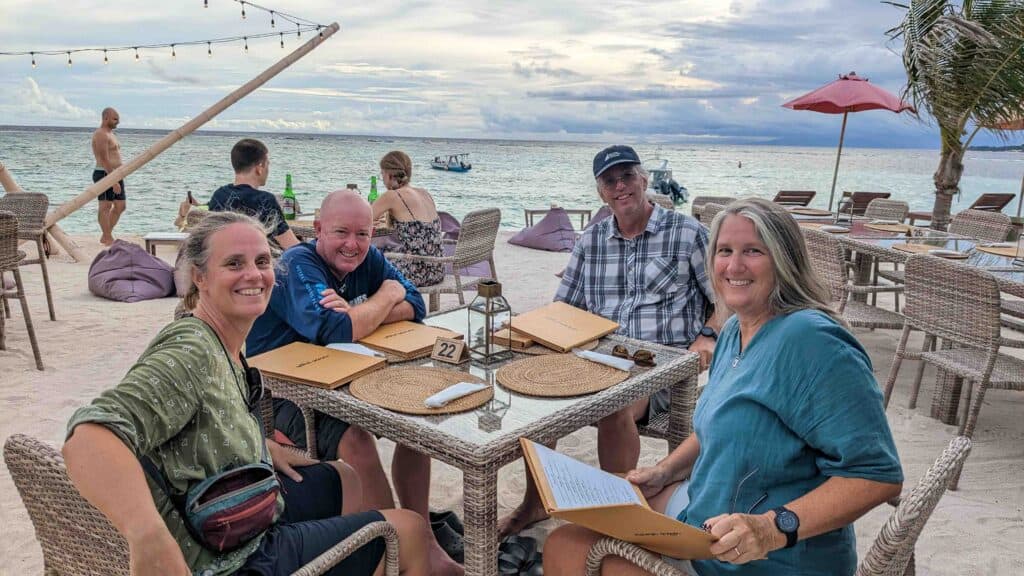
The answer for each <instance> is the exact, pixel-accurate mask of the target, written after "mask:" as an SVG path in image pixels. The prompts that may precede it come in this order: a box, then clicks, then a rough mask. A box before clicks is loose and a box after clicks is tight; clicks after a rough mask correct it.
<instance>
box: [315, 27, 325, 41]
mask: <svg viewBox="0 0 1024 576" xmlns="http://www.w3.org/2000/svg"><path fill="white" fill-rule="evenodd" d="M316 30H317V32H319V33H320V37H321V38H323V37H324V31H323V28H322V27H321V26H320V25H317V27H316Z"/></svg>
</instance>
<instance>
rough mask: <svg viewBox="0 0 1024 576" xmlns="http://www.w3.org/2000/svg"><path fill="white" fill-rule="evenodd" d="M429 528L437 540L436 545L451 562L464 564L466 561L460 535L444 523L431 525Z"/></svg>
mask: <svg viewBox="0 0 1024 576" xmlns="http://www.w3.org/2000/svg"><path fill="white" fill-rule="evenodd" d="M431 528H432V529H433V531H434V538H436V539H437V543H438V544H439V545H440V546H441V549H442V550H444V551H445V553H446V554H448V556H450V557H451V559H452V560H454V561H456V562H458V563H459V564H462V563H464V562H465V560H466V551H465V545H464V543H463V541H462V535H461V534H459V533H458V532H456V531H455V530H454V529H453V528H452V527H451V526H449V525H448V524H446V523H444V522H439V523H438V524H431Z"/></svg>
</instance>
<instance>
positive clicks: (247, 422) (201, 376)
mask: <svg viewBox="0 0 1024 576" xmlns="http://www.w3.org/2000/svg"><path fill="white" fill-rule="evenodd" d="M245 390H246V381H245V375H244V372H243V370H242V368H241V366H238V365H236V364H235V363H234V362H232V361H230V360H229V359H228V357H227V354H226V352H225V351H224V347H223V346H222V345H221V342H220V339H219V338H218V337H217V335H216V334H215V333H214V331H213V330H212V329H211V328H210V327H209V326H207V325H206V323H205V322H203V321H202V320H199V319H198V318H192V317H189V318H182V319H180V320H176V321H175V322H173V323H171V324H169V325H168V326H166V327H165V328H164V329H163V330H161V331H160V333H159V334H158V335H157V337H156V338H155V339H154V340H153V341H152V342H151V343H150V344H149V347H148V348H147V349H146V351H145V352H143V353H142V356H140V357H139V359H138V361H137V362H136V363H135V365H134V366H132V368H131V370H129V371H128V374H126V375H125V377H124V379H123V380H121V383H120V384H118V385H117V386H116V387H114V388H111V389H109V390H106V391H105V392H103V393H102V394H100V396H99V397H98V398H96V399H95V400H93V401H92V403H91V404H90V405H88V406H85V407H83V408H80V409H79V410H78V411H76V412H75V414H74V415H73V416H72V417H71V421H70V422H68V432H67V435H68V437H70V436H71V434H72V432H73V431H74V429H75V426H78V425H79V424H82V423H84V422H93V423H96V424H101V425H103V426H105V427H106V428H108V429H109V430H110V431H112V432H113V433H114V434H116V435H117V436H118V437H119V438H120V439H121V440H122V441H123V442H124V443H125V444H126V445H127V446H128V447H129V448H130V449H131V450H132V452H134V453H135V454H136V456H143V455H145V456H149V458H150V459H152V460H153V462H154V463H155V464H156V465H157V468H159V469H160V471H161V472H162V473H163V475H164V477H165V478H166V479H167V482H168V484H169V485H170V487H171V490H173V491H174V492H177V493H182V494H184V493H185V492H186V491H187V490H188V487H189V486H190V485H192V484H193V483H196V482H200V481H202V480H203V479H205V478H207V477H209V476H211V475H214V474H216V473H218V472H220V471H222V470H225V469H228V468H234V467H237V466H240V465H243V464H252V463H255V462H258V461H259V460H260V456H261V453H262V451H261V443H262V442H263V437H262V435H261V433H260V428H259V422H258V421H257V419H256V418H255V417H254V416H253V415H252V414H251V413H250V412H249V411H248V409H247V407H246V403H245V394H244V391H245ZM268 458H269V455H268ZM147 481H148V482H149V489H150V492H151V493H152V494H153V500H154V502H155V503H156V506H157V510H159V511H160V514H161V516H163V518H164V521H165V522H166V523H167V527H168V529H169V530H170V532H171V534H172V535H173V536H174V539H175V540H177V541H178V544H179V545H180V546H181V550H182V552H183V553H184V555H185V560H186V561H187V562H188V565H189V566H190V567H191V568H192V571H193V573H194V574H199V575H202V576H216V575H220V574H229V573H232V572H234V571H236V570H238V568H239V567H241V565H242V564H243V563H244V562H245V559H246V558H247V557H248V556H249V555H250V554H252V553H253V552H254V551H255V550H256V548H257V547H258V546H259V544H260V541H261V540H262V539H263V536H262V535H261V536H259V537H257V538H254V539H253V540H252V541H251V542H248V543H247V544H246V545H245V546H242V547H241V548H238V549H237V550H234V551H231V552H227V553H224V554H218V553H216V552H213V551H210V550H207V549H206V548H203V547H202V546H201V545H199V544H198V543H197V542H195V540H193V539H192V537H191V536H190V535H189V533H188V531H187V529H186V528H185V525H184V523H183V521H182V519H181V517H180V516H179V514H178V512H177V511H176V510H175V509H174V507H173V506H172V505H171V503H170V501H169V500H168V499H167V497H166V496H165V495H164V493H163V492H162V491H161V490H160V489H159V488H158V487H157V486H156V485H155V484H154V483H153V482H152V480H151V479H149V477H148V476H147ZM283 506H284V503H283V500H281V499H279V500H278V507H279V508H282V509H283Z"/></svg>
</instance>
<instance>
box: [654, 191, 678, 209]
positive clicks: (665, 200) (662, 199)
mask: <svg viewBox="0 0 1024 576" xmlns="http://www.w3.org/2000/svg"><path fill="white" fill-rule="evenodd" d="M647 199H648V200H650V201H651V202H654V203H655V204H657V205H658V206H661V207H662V208H664V209H666V210H675V209H676V205H675V203H674V202H672V198H671V197H669V196H666V195H664V194H657V193H654V192H648V193H647Z"/></svg>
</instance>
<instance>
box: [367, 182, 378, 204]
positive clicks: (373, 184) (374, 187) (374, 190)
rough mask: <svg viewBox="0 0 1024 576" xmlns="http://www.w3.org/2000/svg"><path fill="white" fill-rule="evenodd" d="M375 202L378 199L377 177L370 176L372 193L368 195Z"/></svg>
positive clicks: (371, 202) (371, 201)
mask: <svg viewBox="0 0 1024 576" xmlns="http://www.w3.org/2000/svg"><path fill="white" fill-rule="evenodd" d="M366 199H367V200H369V201H370V204H373V203H374V202H376V201H377V177H376V176H370V195H369V196H367V197H366Z"/></svg>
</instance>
